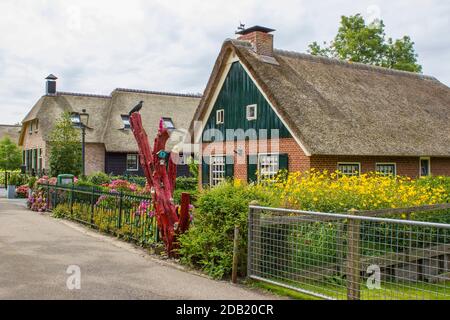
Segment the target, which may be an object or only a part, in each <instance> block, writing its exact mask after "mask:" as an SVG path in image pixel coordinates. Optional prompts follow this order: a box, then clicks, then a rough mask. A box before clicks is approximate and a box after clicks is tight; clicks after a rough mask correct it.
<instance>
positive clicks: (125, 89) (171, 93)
mask: <svg viewBox="0 0 450 320" xmlns="http://www.w3.org/2000/svg"><path fill="white" fill-rule="evenodd" d="M114 91H120V92H133V93H144V94H156V95H162V96H175V97H189V98H201V97H202V94H200V93H175V92H163V91H152V90H140V89H129V88H116V89H114V90H113V92H114ZM111 94H112V93H111Z"/></svg>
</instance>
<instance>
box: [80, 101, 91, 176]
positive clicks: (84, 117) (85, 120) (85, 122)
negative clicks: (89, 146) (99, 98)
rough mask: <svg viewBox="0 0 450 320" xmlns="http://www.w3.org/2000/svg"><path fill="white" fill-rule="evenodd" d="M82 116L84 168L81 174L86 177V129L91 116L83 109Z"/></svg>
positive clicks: (82, 156)
mask: <svg viewBox="0 0 450 320" xmlns="http://www.w3.org/2000/svg"><path fill="white" fill-rule="evenodd" d="M79 116H80V128H81V158H82V160H81V161H82V164H81V165H82V167H81V174H82V175H83V176H85V175H86V166H85V158H86V151H85V150H86V128H87V125H88V121H89V114H88V113H86V109H83V110H82V112H81V113H80V114H79Z"/></svg>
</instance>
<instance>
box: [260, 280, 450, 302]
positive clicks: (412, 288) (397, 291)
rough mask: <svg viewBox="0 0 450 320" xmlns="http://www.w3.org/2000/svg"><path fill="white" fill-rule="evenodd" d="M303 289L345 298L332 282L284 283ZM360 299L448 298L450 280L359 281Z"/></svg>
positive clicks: (277, 290) (293, 294) (285, 292)
mask: <svg viewBox="0 0 450 320" xmlns="http://www.w3.org/2000/svg"><path fill="white" fill-rule="evenodd" d="M286 284H288V285H290V286H296V287H298V288H301V289H303V290H308V291H312V292H315V293H319V294H322V295H326V296H329V297H331V298H335V299H344V300H345V299H346V298H347V297H346V296H347V291H346V288H345V286H342V285H335V284H332V283H316V284H301V285H299V284H298V283H286ZM251 285H252V286H255V287H257V288H261V289H264V290H267V291H269V292H271V293H274V294H277V295H281V296H286V297H290V298H293V299H299V300H317V299H320V298H317V297H315V296H312V295H308V294H304V293H301V292H297V291H295V290H291V289H287V288H284V287H280V286H276V285H273V284H269V283H265V282H259V281H251ZM360 288H361V300H450V281H447V282H445V283H438V284H430V283H424V282H419V283H413V282H409V283H408V282H405V283H383V282H382V283H381V289H368V288H367V286H366V284H365V283H361V286H360Z"/></svg>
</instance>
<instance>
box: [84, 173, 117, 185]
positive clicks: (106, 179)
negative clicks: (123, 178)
mask: <svg viewBox="0 0 450 320" xmlns="http://www.w3.org/2000/svg"><path fill="white" fill-rule="evenodd" d="M111 180H112V179H111V177H110V176H109V175H107V174H106V173H104V172H95V173H93V174H91V175H89V176H88V178H87V181H88V182H90V183H92V184H93V185H98V186H100V185H102V184H107V183H110V182H111Z"/></svg>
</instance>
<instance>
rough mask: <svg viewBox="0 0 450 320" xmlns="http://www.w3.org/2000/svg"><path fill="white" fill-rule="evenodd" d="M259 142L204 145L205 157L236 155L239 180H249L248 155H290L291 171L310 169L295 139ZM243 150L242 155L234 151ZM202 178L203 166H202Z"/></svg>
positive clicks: (236, 173)
mask: <svg viewBox="0 0 450 320" xmlns="http://www.w3.org/2000/svg"><path fill="white" fill-rule="evenodd" d="M278 141H279V143H277V142H276V140H270V139H269V140H260V141H259V142H258V141H254V140H252V141H238V142H236V141H227V142H213V143H203V145H202V151H203V154H204V155H211V154H218V155H219V154H220V155H234V176H235V178H237V179H242V180H245V181H246V180H247V155H249V154H257V153H271V152H276V153H287V154H288V155H289V160H288V161H289V171H290V172H295V171H305V170H308V169H309V161H310V158H309V157H307V156H306V155H305V154H304V153H303V151H302V149H301V148H300V147H299V145H298V144H297V142H296V141H295V140H294V139H293V138H281V139H279V140H278ZM239 149H242V151H243V152H242V155H237V154H236V153H235V152H234V151H235V150H236V151H237V150H239ZM200 177H201V166H200Z"/></svg>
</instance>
